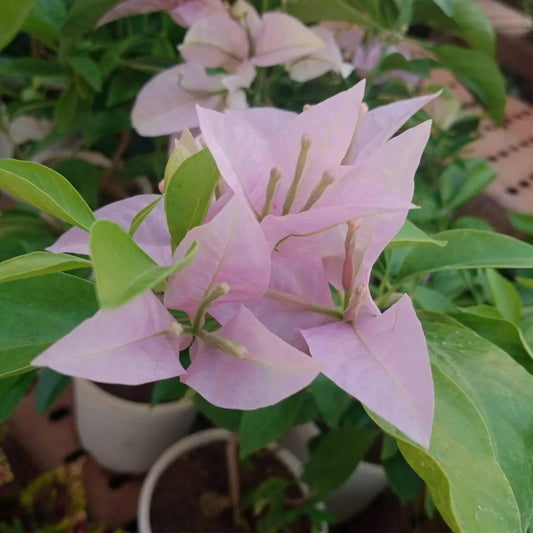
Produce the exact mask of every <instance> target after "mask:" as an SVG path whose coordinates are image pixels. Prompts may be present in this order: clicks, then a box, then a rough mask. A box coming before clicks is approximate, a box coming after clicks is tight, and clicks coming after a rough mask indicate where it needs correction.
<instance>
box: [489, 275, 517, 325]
mask: <svg viewBox="0 0 533 533" xmlns="http://www.w3.org/2000/svg"><path fill="white" fill-rule="evenodd" d="M487 278H488V280H489V285H490V290H491V292H492V297H493V299H494V303H495V304H496V307H497V308H498V310H499V311H500V313H501V314H502V316H503V318H505V319H506V320H508V321H509V322H513V323H514V324H520V320H522V302H521V301H520V295H519V294H518V291H517V290H516V289H515V288H514V286H513V284H512V283H511V282H510V281H508V280H507V279H505V278H504V277H503V276H502V275H500V274H498V272H496V271H495V270H492V269H489V270H487Z"/></svg>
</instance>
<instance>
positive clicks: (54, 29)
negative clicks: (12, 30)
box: [22, 0, 67, 47]
mask: <svg viewBox="0 0 533 533" xmlns="http://www.w3.org/2000/svg"><path fill="white" fill-rule="evenodd" d="M66 18H67V10H66V8H65V3H64V2H63V0H36V2H35V3H34V4H33V6H32V8H31V10H30V12H29V13H28V16H27V17H26V20H25V21H24V26H23V27H22V29H23V30H24V31H27V32H28V33H29V34H30V35H32V37H35V38H37V39H39V40H40V41H43V42H44V43H45V44H46V45H47V46H49V47H54V46H55V44H56V42H57V39H58V37H59V32H60V30H61V26H63V24H64V22H65V20H66Z"/></svg>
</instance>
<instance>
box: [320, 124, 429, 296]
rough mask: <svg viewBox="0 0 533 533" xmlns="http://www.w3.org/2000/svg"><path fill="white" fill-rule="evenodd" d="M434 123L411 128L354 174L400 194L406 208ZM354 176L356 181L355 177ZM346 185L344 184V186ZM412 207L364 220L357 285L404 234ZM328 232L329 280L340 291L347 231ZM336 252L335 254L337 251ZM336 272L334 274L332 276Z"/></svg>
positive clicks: (348, 186)
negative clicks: (399, 234)
mask: <svg viewBox="0 0 533 533" xmlns="http://www.w3.org/2000/svg"><path fill="white" fill-rule="evenodd" d="M430 130H431V122H430V121H426V122H424V123H422V124H420V125H418V126H415V127H414V128H411V129H409V130H407V131H405V132H404V133H402V134H401V135H398V136H397V137H394V138H393V139H391V140H390V141H388V142H387V143H385V144H383V145H382V146H380V147H378V148H377V149H376V150H375V152H374V154H373V157H371V158H368V159H364V160H362V161H361V164H360V165H357V166H356V167H354V170H353V171H351V172H353V173H354V175H355V176H357V177H358V179H361V180H374V182H375V183H376V186H380V187H382V188H383V189H384V190H385V191H388V194H397V195H398V197H399V199H400V201H402V200H403V201H404V202H405V204H406V203H408V202H409V200H410V199H411V198H412V196H413V190H414V176H415V172H416V169H417V167H418V164H419V163H420V158H421V157H422V152H423V151H424V147H425V146H426V143H427V140H428V137H429V133H430ZM355 176H354V177H355ZM349 178H350V175H349V174H348V175H347V176H346V178H345V179H346V180H347V183H346V184H345V189H344V192H342V193H339V194H341V196H346V195H349V194H351V193H350V192H349V191H350V190H352V187H353V184H351V183H350V182H349V181H348V180H349ZM341 185H342V184H341ZM408 209H409V208H408V207H407V208H405V209H398V210H394V211H393V210H390V211H388V212H386V211H384V212H381V213H377V214H373V215H370V216H367V217H363V218H362V220H361V224H360V227H359V229H358V230H357V234H356V239H355V256H354V263H355V264H356V265H357V271H356V273H355V279H356V280H357V283H356V285H357V284H358V283H365V284H366V283H368V280H369V278H370V271H371V269H372V267H373V265H374V263H375V261H376V260H377V258H378V257H379V255H380V254H381V252H383V250H384V248H385V246H387V244H388V243H389V242H390V241H391V240H392V238H393V237H394V236H395V235H396V234H397V233H398V231H400V229H401V227H402V226H403V224H404V222H405V219H406V217H407V212H408ZM341 233H342V237H341V236H340V235H339V230H338V229H335V230H333V231H331V232H328V234H327V235H325V236H324V239H331V240H332V241H333V242H330V243H328V245H327V247H328V248H329V253H328V254H327V256H326V257H325V260H326V264H327V269H328V278H329V280H330V282H331V283H333V285H335V286H336V287H337V288H339V284H338V280H339V277H338V276H339V274H340V271H341V269H342V263H343V261H344V235H345V233H346V231H345V228H341ZM333 250H335V252H334V251H333ZM332 270H333V272H332Z"/></svg>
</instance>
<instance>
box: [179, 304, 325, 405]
mask: <svg viewBox="0 0 533 533" xmlns="http://www.w3.org/2000/svg"><path fill="white" fill-rule="evenodd" d="M216 333H217V334H218V335H221V336H223V337H225V338H226V339H230V340H231V341H233V342H235V343H238V344H240V345H242V346H244V347H245V348H246V349H247V352H248V353H247V355H246V356H245V358H244V359H237V358H235V357H233V356H232V355H229V354H227V353H226V352H223V351H221V350H220V349H217V348H214V347H212V346H209V345H207V344H206V343H205V342H203V341H201V340H199V339H197V340H196V342H195V344H194V345H193V347H192V348H191V358H192V363H191V365H190V366H189V368H188V369H187V375H186V376H184V377H182V378H181V379H182V381H183V382H184V383H186V384H187V385H189V387H191V388H193V389H194V390H196V391H197V392H199V393H200V394H201V395H202V396H203V397H204V398H205V399H206V400H207V401H209V402H211V403H212V404H213V405H217V406H218V407H223V408H225V409H245V410H249V409H259V408H261V407H267V406H269V405H273V404H275V403H277V402H279V401H280V400H283V399H284V398H287V397H288V396H291V395H292V394H294V393H296V392H298V391H299V390H301V389H303V388H304V387H306V386H307V385H309V384H310V383H311V382H312V381H313V380H314V379H315V377H316V376H317V375H318V373H319V372H320V365H319V363H317V361H314V360H313V359H312V358H311V357H309V356H308V355H306V354H304V353H302V352H300V351H298V350H296V349H295V348H293V347H292V346H289V345H288V344H287V343H285V342H283V341H282V340H281V339H279V338H278V337H276V336H275V335H274V334H273V333H271V332H270V331H268V329H266V328H265V327H264V326H263V325H262V324H261V323H260V322H259V321H258V320H257V319H256V318H255V317H254V316H253V315H252V313H251V312H250V311H248V310H247V309H246V308H245V307H241V308H240V310H239V311H238V312H237V314H236V315H235V316H234V318H233V319H232V320H231V321H230V322H228V323H227V324H226V325H225V326H223V327H222V328H221V329H219V330H217V332H216Z"/></svg>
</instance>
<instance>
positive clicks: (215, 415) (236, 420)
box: [194, 394, 244, 433]
mask: <svg viewBox="0 0 533 533" xmlns="http://www.w3.org/2000/svg"><path fill="white" fill-rule="evenodd" d="M194 405H196V407H197V409H198V411H200V413H202V414H203V415H204V416H205V417H206V418H208V419H209V420H210V421H211V422H212V423H213V424H215V426H218V427H221V428H224V429H227V430H228V431H232V432H233V433H237V431H239V426H240V425H241V419H242V415H243V414H244V411H239V410H237V409H222V408H221V407H216V406H215V405H213V404H210V403H209V402H208V401H207V400H205V399H204V398H202V397H201V396H200V395H199V394H196V395H195V396H194Z"/></svg>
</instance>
